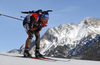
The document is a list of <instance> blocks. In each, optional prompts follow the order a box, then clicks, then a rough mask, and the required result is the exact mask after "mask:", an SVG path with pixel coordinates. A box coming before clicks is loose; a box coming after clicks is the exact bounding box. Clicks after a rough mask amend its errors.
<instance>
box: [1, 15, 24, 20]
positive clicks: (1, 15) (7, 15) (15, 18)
mask: <svg viewBox="0 0 100 65" xmlns="http://www.w3.org/2000/svg"><path fill="white" fill-rule="evenodd" d="M0 16H5V17H9V18H13V19H17V20H20V21H23V20H22V19H19V18H16V17H12V16H8V15H4V14H0Z"/></svg>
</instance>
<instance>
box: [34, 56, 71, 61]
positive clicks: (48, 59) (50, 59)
mask: <svg viewBox="0 0 100 65" xmlns="http://www.w3.org/2000/svg"><path fill="white" fill-rule="evenodd" d="M32 59H37V60H43V61H54V62H55V61H62V62H69V61H70V60H69V59H68V60H58V59H52V58H36V57H32Z"/></svg>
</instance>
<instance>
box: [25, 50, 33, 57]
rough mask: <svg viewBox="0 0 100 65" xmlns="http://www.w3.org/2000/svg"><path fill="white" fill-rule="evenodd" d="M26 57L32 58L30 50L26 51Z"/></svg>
mask: <svg viewBox="0 0 100 65" xmlns="http://www.w3.org/2000/svg"><path fill="white" fill-rule="evenodd" d="M24 57H27V58H32V56H31V54H30V53H29V51H28V49H25V50H24Z"/></svg>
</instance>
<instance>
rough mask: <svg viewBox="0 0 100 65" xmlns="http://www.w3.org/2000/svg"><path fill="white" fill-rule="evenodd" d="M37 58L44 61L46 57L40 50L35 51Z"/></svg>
mask: <svg viewBox="0 0 100 65" xmlns="http://www.w3.org/2000/svg"><path fill="white" fill-rule="evenodd" d="M35 57H36V58H40V59H43V58H44V56H43V55H42V54H40V52H39V49H36V50H35Z"/></svg>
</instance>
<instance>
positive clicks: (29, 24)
mask: <svg viewBox="0 0 100 65" xmlns="http://www.w3.org/2000/svg"><path fill="white" fill-rule="evenodd" d="M39 11H42V10H38V12H36V13H32V14H29V15H27V16H26V17H25V19H24V21H23V26H24V28H25V29H26V32H27V34H28V38H27V40H26V44H25V50H24V57H32V56H31V54H30V53H29V46H30V43H31V40H32V38H33V34H34V35H35V37H36V40H35V46H36V49H35V57H36V58H44V56H43V55H42V54H40V52H39V49H40V33H39V31H40V30H41V29H42V28H43V27H45V26H46V25H47V21H48V19H49V14H48V12H46V11H45V12H42V13H39Z"/></svg>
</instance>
